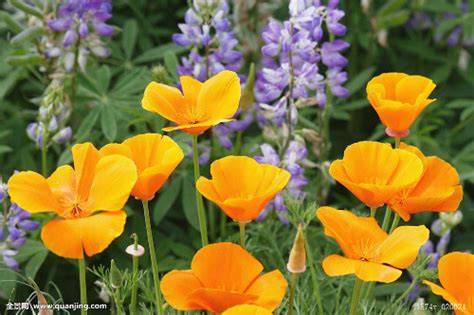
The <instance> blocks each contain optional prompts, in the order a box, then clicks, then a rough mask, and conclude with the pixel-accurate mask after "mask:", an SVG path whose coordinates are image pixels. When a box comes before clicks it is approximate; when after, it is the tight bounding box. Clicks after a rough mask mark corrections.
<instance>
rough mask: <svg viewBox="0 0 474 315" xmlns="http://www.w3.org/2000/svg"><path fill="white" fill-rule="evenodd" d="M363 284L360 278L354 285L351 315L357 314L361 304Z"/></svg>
mask: <svg viewBox="0 0 474 315" xmlns="http://www.w3.org/2000/svg"><path fill="white" fill-rule="evenodd" d="M362 284H363V281H362V280H360V279H359V278H356V281H355V283H354V289H353V291H352V300H351V308H350V312H349V314H350V315H355V314H357V308H358V306H359V302H360V291H361V288H362Z"/></svg>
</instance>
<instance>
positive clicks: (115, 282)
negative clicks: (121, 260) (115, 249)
mask: <svg viewBox="0 0 474 315" xmlns="http://www.w3.org/2000/svg"><path fill="white" fill-rule="evenodd" d="M110 284H111V285H112V288H114V289H118V288H120V287H121V286H122V274H121V273H120V270H119V269H118V268H117V265H115V261H114V260H113V259H112V260H111V261H110Z"/></svg>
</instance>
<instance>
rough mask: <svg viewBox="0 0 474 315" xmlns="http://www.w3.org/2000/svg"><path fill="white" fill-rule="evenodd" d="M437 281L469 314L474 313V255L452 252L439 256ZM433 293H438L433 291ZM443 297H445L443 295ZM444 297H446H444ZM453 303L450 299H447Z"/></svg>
mask: <svg viewBox="0 0 474 315" xmlns="http://www.w3.org/2000/svg"><path fill="white" fill-rule="evenodd" d="M438 274H439V281H440V282H441V285H442V286H443V288H444V289H445V290H446V291H447V292H449V294H450V295H452V296H453V297H454V298H455V299H456V300H457V301H458V303H460V304H464V305H465V306H466V310H467V311H468V313H469V314H473V313H474V255H473V254H469V253H461V252H453V253H449V254H447V255H444V256H443V257H441V259H440V260H439V262H438ZM433 293H435V294H438V293H436V292H434V291H433ZM443 297H445V296H444V295H443ZM445 298H446V297H445ZM448 302H450V303H453V302H452V301H449V300H448Z"/></svg>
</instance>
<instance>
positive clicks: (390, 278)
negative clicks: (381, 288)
mask: <svg viewBox="0 0 474 315" xmlns="http://www.w3.org/2000/svg"><path fill="white" fill-rule="evenodd" d="M323 270H324V272H325V273H326V274H327V275H328V276H330V277H335V276H344V275H348V274H355V275H356V276H357V278H359V279H361V280H364V281H377V282H384V283H390V282H394V281H395V280H397V279H398V278H399V277H400V276H401V275H402V272H401V271H400V270H398V269H395V268H393V267H390V266H386V265H383V264H379V263H375V262H369V261H361V260H355V259H349V258H345V257H342V256H339V255H330V256H328V257H326V258H324V260H323Z"/></svg>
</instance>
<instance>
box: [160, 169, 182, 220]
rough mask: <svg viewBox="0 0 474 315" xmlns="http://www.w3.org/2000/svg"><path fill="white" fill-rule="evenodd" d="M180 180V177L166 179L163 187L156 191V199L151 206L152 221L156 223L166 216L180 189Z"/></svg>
mask: <svg viewBox="0 0 474 315" xmlns="http://www.w3.org/2000/svg"><path fill="white" fill-rule="evenodd" d="M181 186H182V180H181V178H180V177H177V178H174V179H173V180H171V181H168V184H166V185H165V186H164V187H163V188H161V189H160V190H159V191H158V200H157V201H156V203H155V206H154V207H153V223H154V224H155V225H158V224H159V223H160V222H161V220H163V218H164V217H165V216H166V214H167V213H168V211H169V210H170V209H171V207H172V206H173V204H174V203H175V201H176V200H177V199H178V196H179V193H180V191H181Z"/></svg>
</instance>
